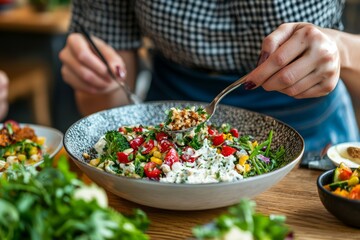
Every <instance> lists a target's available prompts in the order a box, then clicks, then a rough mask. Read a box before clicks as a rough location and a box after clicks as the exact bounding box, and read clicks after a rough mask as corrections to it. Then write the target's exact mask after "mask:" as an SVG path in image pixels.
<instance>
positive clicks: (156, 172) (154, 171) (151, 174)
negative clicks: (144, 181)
mask: <svg viewBox="0 0 360 240" xmlns="http://www.w3.org/2000/svg"><path fill="white" fill-rule="evenodd" d="M144 173H145V175H146V176H147V177H148V178H159V177H160V174H161V170H160V169H158V168H157V167H156V163H154V162H148V163H146V164H145V166H144Z"/></svg>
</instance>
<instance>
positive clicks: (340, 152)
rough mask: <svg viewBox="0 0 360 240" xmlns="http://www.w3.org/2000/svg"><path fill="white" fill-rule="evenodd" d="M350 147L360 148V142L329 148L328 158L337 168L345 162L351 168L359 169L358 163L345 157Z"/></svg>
mask: <svg viewBox="0 0 360 240" xmlns="http://www.w3.org/2000/svg"><path fill="white" fill-rule="evenodd" d="M348 147H360V142H345V143H340V144H336V145H334V146H332V147H330V148H329V150H328V151H327V156H328V157H329V159H330V160H331V161H332V162H333V163H334V164H335V165H336V166H339V165H340V163H341V162H343V163H345V164H346V165H347V166H348V167H350V168H357V167H359V166H360V165H359V164H358V163H356V162H354V161H352V160H350V159H349V158H346V157H345V156H346V155H345V153H346V149H347V148H348Z"/></svg>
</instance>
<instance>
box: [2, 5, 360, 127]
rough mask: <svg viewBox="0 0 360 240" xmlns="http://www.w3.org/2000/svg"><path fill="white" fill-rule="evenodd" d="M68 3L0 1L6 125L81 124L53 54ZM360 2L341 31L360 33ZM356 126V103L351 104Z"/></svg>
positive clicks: (144, 54)
mask: <svg viewBox="0 0 360 240" xmlns="http://www.w3.org/2000/svg"><path fill="white" fill-rule="evenodd" d="M70 1H71V0H0V69H1V70H3V71H5V72H6V73H7V75H8V76H9V79H10V91H9V101H10V110H9V113H8V116H7V118H6V119H14V120H16V121H18V122H24V123H25V122H26V123H35V124H41V125H47V126H52V127H54V128H57V129H59V130H60V131H62V132H65V131H66V129H67V128H68V127H69V126H70V125H71V124H72V123H74V122H75V121H77V120H78V119H80V118H81V116H80V114H79V113H78V111H77V109H76V105H75V102H74V97H73V92H72V89H71V88H70V87H69V86H67V85H66V84H65V83H64V82H63V81H62V79H61V74H60V68H61V63H60V61H59V59H58V53H59V51H60V50H61V49H62V48H63V46H64V45H65V41H66V36H67V29H68V25H69V22H70V18H71V8H70V3H71V2H70ZM359 15H360V0H348V1H346V6H345V9H344V15H343V22H344V25H345V31H347V32H351V33H358V34H359V33H360V25H359V24H358V23H359V22H360V16H359ZM144 42H145V45H146V46H145V47H144V48H142V49H140V50H139V54H140V56H141V58H140V71H141V72H140V74H139V78H140V80H141V81H140V84H139V86H138V87H137V92H138V93H139V94H141V95H144V94H145V93H146V89H147V86H148V81H147V80H148V79H149V77H150V73H149V70H150V69H151V63H150V62H149V58H148V51H147V49H148V46H150V45H151V44H147V43H148V42H147V41H146V39H145V41H144ZM354 106H355V110H356V113H357V116H358V119H359V123H360V111H359V110H360V103H359V102H354Z"/></svg>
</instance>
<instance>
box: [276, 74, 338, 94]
mask: <svg viewBox="0 0 360 240" xmlns="http://www.w3.org/2000/svg"><path fill="white" fill-rule="evenodd" d="M336 82H337V81H332V80H329V79H326V78H324V77H323V76H320V75H318V74H317V73H316V71H315V72H313V73H311V74H309V75H307V76H306V77H305V78H303V79H301V80H300V81H298V82H297V83H296V84H294V85H293V86H291V87H289V88H286V89H284V90H282V91H281V92H282V93H284V94H286V95H289V96H292V97H294V98H297V99H301V98H314V97H322V96H326V95H328V94H329V93H330V92H331V91H333V90H334V88H335V87H336Z"/></svg>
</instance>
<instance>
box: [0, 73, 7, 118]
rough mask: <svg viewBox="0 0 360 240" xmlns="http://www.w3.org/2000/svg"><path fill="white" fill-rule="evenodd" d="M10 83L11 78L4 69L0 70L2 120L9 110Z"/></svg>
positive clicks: (0, 111)
mask: <svg viewBox="0 0 360 240" xmlns="http://www.w3.org/2000/svg"><path fill="white" fill-rule="evenodd" d="M8 84H9V80H8V78H7V76H6V74H5V73H4V72H3V71H0V120H3V119H4V118H5V116H6V114H7V111H8V101H7V97H8Z"/></svg>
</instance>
